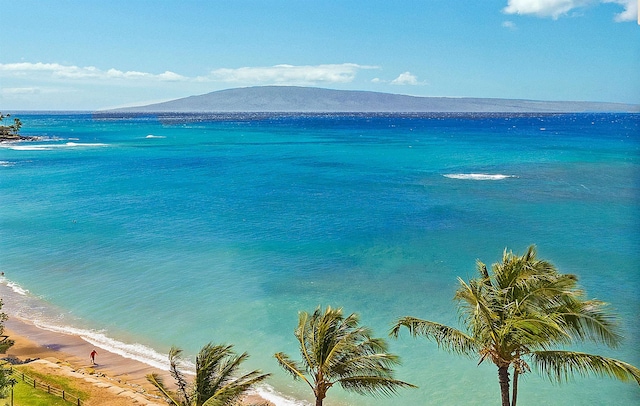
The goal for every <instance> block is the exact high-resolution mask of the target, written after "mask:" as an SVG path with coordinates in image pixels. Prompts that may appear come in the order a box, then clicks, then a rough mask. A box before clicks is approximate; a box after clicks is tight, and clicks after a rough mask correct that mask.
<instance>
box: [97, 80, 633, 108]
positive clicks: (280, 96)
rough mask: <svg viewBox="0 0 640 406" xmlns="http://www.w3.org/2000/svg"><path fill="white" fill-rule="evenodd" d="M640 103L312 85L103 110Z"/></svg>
mask: <svg viewBox="0 0 640 406" xmlns="http://www.w3.org/2000/svg"><path fill="white" fill-rule="evenodd" d="M639 111H640V106H639V105H630V104H621V103H598V102H564V101H535V100H510V99H479V98H466V97H465V98H451V97H415V96H406V95H400V94H391V93H377V92H366V91H354V90H330V89H320V88H312V87H294V86H260V87H246V88H237V89H227V90H220V91H216V92H211V93H207V94H203V95H200V96H190V97H185V98H182V99H176V100H172V101H168V102H164V103H157V104H149V105H147V106H139V107H128V108H120V109H114V110H108V111H103V112H109V113H112V112H123V113H162V112H185V113H186V112H194V113H203V112H300V113H311V112H318V113H325V112H327V113H335V112H345V113H346V112H349V113H350V112H354V113H355V112H371V113H373V112H380V113H416V112H487V113H488V112H535V113H543V112H549V113H553V112H639Z"/></svg>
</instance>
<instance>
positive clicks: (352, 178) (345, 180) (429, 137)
mask: <svg viewBox="0 0 640 406" xmlns="http://www.w3.org/2000/svg"><path fill="white" fill-rule="evenodd" d="M20 118H21V120H22V122H23V123H24V125H23V134H24V135H35V136H42V137H43V139H42V140H41V141H38V142H28V143H26V142H25V143H19V144H6V143H4V144H0V246H1V247H2V249H1V256H0V271H2V272H4V273H5V280H4V281H3V284H2V285H1V286H0V295H2V296H1V297H2V298H3V300H4V302H5V308H6V309H7V310H8V311H11V313H12V314H16V315H19V316H20V317H23V318H26V319H29V320H33V321H36V322H37V323H39V324H41V325H43V326H46V327H48V328H54V329H55V328H59V329H65V330H72V331H73V332H74V333H76V334H79V335H84V336H86V339H88V340H96V342H97V344H98V345H101V346H103V347H108V348H112V349H114V348H115V349H116V350H118V351H122V352H124V353H126V354H129V356H131V357H139V358H141V359H146V360H148V361H149V362H153V363H157V365H162V362H163V360H164V357H165V355H164V354H166V352H167V351H168V349H169V347H170V346H171V345H172V344H175V345H178V346H180V347H182V348H184V349H185V352H186V354H188V355H189V356H191V357H193V356H194V355H195V353H196V352H197V351H198V349H199V348H200V347H201V346H203V345H204V344H206V343H207V342H209V341H213V342H216V343H221V342H226V343H232V344H234V345H235V346H236V349H237V350H238V351H240V352H242V351H247V352H249V353H250V355H251V357H250V359H249V361H248V367H251V368H260V369H262V370H264V371H268V372H273V373H274V374H275V376H274V377H273V379H271V380H270V381H269V384H270V385H271V387H272V388H273V390H274V391H275V393H276V394H277V395H276V396H279V397H280V398H279V399H281V400H279V402H280V404H287V401H285V400H282V399H284V398H285V397H286V398H290V399H297V400H298V401H297V402H298V403H300V404H303V403H302V402H303V401H310V400H311V398H310V396H309V395H310V391H309V389H308V388H307V387H305V386H304V384H302V383H301V382H294V381H292V380H291V379H290V378H289V377H287V376H285V375H284V373H282V372H281V371H280V370H279V367H278V365H277V363H276V362H275V359H274V358H273V354H274V353H275V352H278V351H284V352H287V353H288V354H290V355H292V356H295V355H297V353H298V352H297V348H296V345H295V338H294V336H293V330H294V328H295V326H296V324H297V312H298V311H300V310H306V311H313V309H314V308H315V307H316V306H318V305H322V306H327V305H331V306H334V307H343V308H344V310H345V312H347V313H351V312H356V313H359V314H360V316H361V321H362V324H364V325H367V326H370V327H372V328H373V330H374V332H375V334H376V336H387V334H388V330H389V327H390V325H391V324H392V323H393V321H394V320H395V319H396V318H397V317H399V316H405V315H411V316H416V317H421V318H425V319H429V320H434V321H439V322H443V323H451V324H455V323H457V313H456V309H455V304H454V303H453V302H452V297H453V293H454V291H455V289H456V287H457V282H456V277H457V276H460V277H462V278H464V279H467V278H469V277H472V276H474V272H475V261H476V259H480V260H482V261H483V262H486V263H493V262H496V261H498V260H499V259H500V257H501V254H502V251H503V249H504V248H505V247H508V248H509V249H512V250H514V251H515V252H517V253H522V252H523V251H524V250H525V249H526V247H527V246H528V245H530V244H536V245H537V247H538V251H539V255H540V257H542V258H545V259H549V260H551V261H552V262H553V263H555V264H556V265H557V266H558V267H559V269H560V270H561V271H563V272H567V273H575V274H577V275H578V276H579V278H580V282H581V285H582V286H583V287H584V288H585V289H586V291H587V293H588V296H590V297H597V298H599V299H601V300H605V301H607V302H610V303H611V304H612V307H613V308H615V310H616V311H617V313H618V314H619V315H620V318H621V321H622V326H623V332H624V335H625V336H626V340H625V342H624V345H623V346H622V347H621V348H619V349H615V350H614V349H608V348H598V347H595V346H591V345H587V346H584V347H580V348H578V349H581V350H587V351H592V352H596V353H599V354H602V355H607V356H610V357H614V358H619V359H622V360H624V361H627V362H630V363H632V364H634V365H636V366H639V365H640V352H639V351H638V348H640V327H639V326H640V323H638V316H637V314H638V311H639V310H640V296H639V295H638V294H637V292H638V290H639V288H640V269H639V268H638V265H637V264H638V263H640V236H639V234H638V230H640V227H639V226H640V224H639V223H640V221H639V218H640V217H639V216H638V215H639V214H640V213H639V207H640V206H639V204H638V203H639V200H640V195H639V189H638V188H639V185H640V183H639V180H640V136H639V133H640V131H639V130H640V115H637V114H623V115H616V114H595V115H593V114H571V115H536V116H529V115H517V116H506V115H425V116H420V115H397V116H385V115H297V116H296V115H273V116H269V115H226V116H221V115H172V116H160V117H157V116H145V117H114V116H92V115H89V114H68V115H64V114H48V115H47V114H22V115H20ZM389 343H390V347H391V351H392V352H394V353H396V354H398V355H400V356H401V358H402V360H403V365H402V366H401V367H399V368H398V370H397V376H398V378H400V379H403V380H406V381H409V382H411V383H414V384H416V385H418V386H419V387H420V388H419V389H415V390H403V391H401V392H400V394H399V396H397V397H393V398H390V399H386V398H383V399H376V398H369V397H361V396H355V395H350V394H346V393H343V392H341V391H340V390H339V389H338V388H336V389H332V390H331V391H330V392H329V397H328V398H327V401H326V404H327V405H374V404H375V405H398V404H406V405H409V404H412V405H417V404H422V405H441V404H452V405H453V404H470V405H484V404H491V403H498V401H499V387H498V381H497V371H496V369H495V367H493V366H491V365H485V364H482V365H480V366H476V364H477V360H475V359H465V358H461V357H457V356H455V355H449V354H446V353H444V352H442V351H439V350H438V349H437V346H436V345H435V344H434V343H430V342H427V341H426V340H420V339H418V340H414V339H411V338H408V337H406V334H405V335H404V336H403V337H401V338H400V339H399V340H391V339H390V340H389ZM308 392H309V393H308ZM519 399H520V400H519V404H523V405H526V404H539V405H545V404H549V405H553V404H568V405H571V404H575V405H601V404H608V405H628V404H635V403H638V402H640V390H639V389H638V386H637V385H635V384H631V383H627V384H624V383H619V382H615V381H613V380H610V379H606V378H596V377H590V378H578V379H576V380H575V381H574V382H570V383H568V384H563V385H558V384H552V383H549V382H548V381H547V380H545V379H543V378H541V377H540V376H538V375H537V374H536V373H535V372H534V373H531V374H527V375H525V376H524V377H523V379H522V381H521V385H520V386H519ZM291 402H293V401H291ZM294 403H295V402H294ZM288 404H292V403H288Z"/></svg>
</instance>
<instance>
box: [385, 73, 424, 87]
mask: <svg viewBox="0 0 640 406" xmlns="http://www.w3.org/2000/svg"><path fill="white" fill-rule="evenodd" d="M391 84H392V85H414V86H415V85H421V84H422V83H421V82H418V78H417V77H416V76H415V75H414V74H412V73H411V72H404V73H401V74H400V76H398V77H397V78H395V79H393V80H392V81H391Z"/></svg>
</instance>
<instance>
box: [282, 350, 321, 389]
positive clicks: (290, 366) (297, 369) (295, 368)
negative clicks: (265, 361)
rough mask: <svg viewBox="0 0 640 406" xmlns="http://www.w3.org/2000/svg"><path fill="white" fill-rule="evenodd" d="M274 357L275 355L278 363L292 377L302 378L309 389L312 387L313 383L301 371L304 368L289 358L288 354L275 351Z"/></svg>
mask: <svg viewBox="0 0 640 406" xmlns="http://www.w3.org/2000/svg"><path fill="white" fill-rule="evenodd" d="M275 357H276V360H277V361H278V364H279V365H280V366H281V367H282V368H283V369H284V370H285V371H286V372H288V373H289V374H290V375H291V376H293V379H302V380H303V381H305V382H306V383H307V384H308V385H309V386H310V387H311V389H313V385H312V384H311V382H309V380H308V379H307V377H306V376H305V375H304V372H302V371H303V370H304V369H305V368H304V367H303V366H302V365H300V364H298V363H296V362H295V361H293V360H291V358H289V356H288V355H287V354H285V353H283V352H278V353H276V354H275Z"/></svg>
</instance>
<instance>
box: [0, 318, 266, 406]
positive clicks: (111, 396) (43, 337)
mask: <svg viewBox="0 0 640 406" xmlns="http://www.w3.org/2000/svg"><path fill="white" fill-rule="evenodd" d="M9 316H10V317H9V320H7V321H6V322H5V335H8V336H9V339H11V340H14V341H15V344H14V345H13V346H12V347H10V348H9V349H8V350H7V352H6V354H2V356H0V357H2V358H17V359H19V360H20V361H22V362H24V361H25V360H27V359H31V360H32V361H30V362H28V363H25V364H23V365H27V366H33V367H35V368H37V369H40V370H44V371H45V373H49V374H64V375H66V376H70V377H71V378H75V379H77V380H78V381H86V382H89V384H90V385H91V386H92V387H93V388H92V390H91V392H92V398H91V399H90V401H89V402H86V403H85V404H87V405H91V406H96V405H105V406H106V405H116V404H118V403H119V401H120V400H122V401H123V402H124V403H122V405H128V404H144V405H149V406H156V405H165V404H166V402H165V401H164V400H163V399H162V398H161V397H160V396H158V395H156V392H157V390H156V389H155V387H154V386H153V385H151V384H150V383H149V382H148V381H147V379H146V375H147V374H150V373H152V372H155V373H157V374H159V375H160V376H162V377H163V379H164V380H165V382H166V383H167V384H168V385H169V387H171V386H172V385H173V378H172V377H171V375H170V373H169V372H168V371H166V370H163V369H160V368H156V367H153V366H151V365H148V364H145V363H144V362H141V361H138V360H135V359H131V358H127V357H124V356H122V355H119V354H116V353H113V352H110V351H108V350H106V349H104V348H100V347H96V346H94V345H92V344H91V343H89V342H88V341H85V340H84V339H83V338H81V337H79V336H77V335H73V334H65V333H62V332H54V331H50V330H46V329H43V328H40V327H38V326H36V325H35V324H33V323H30V322H29V321H28V320H24V319H21V318H19V317H17V316H13V315H11V314H9ZM94 349H95V350H96V351H97V355H96V364H95V365H93V364H92V363H91V359H90V353H91V351H93V350H94ZM245 401H246V402H247V403H260V404H264V405H273V403H271V402H269V401H268V400H267V399H264V398H263V397H260V396H258V395H257V394H250V395H248V396H247V397H246V398H245Z"/></svg>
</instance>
